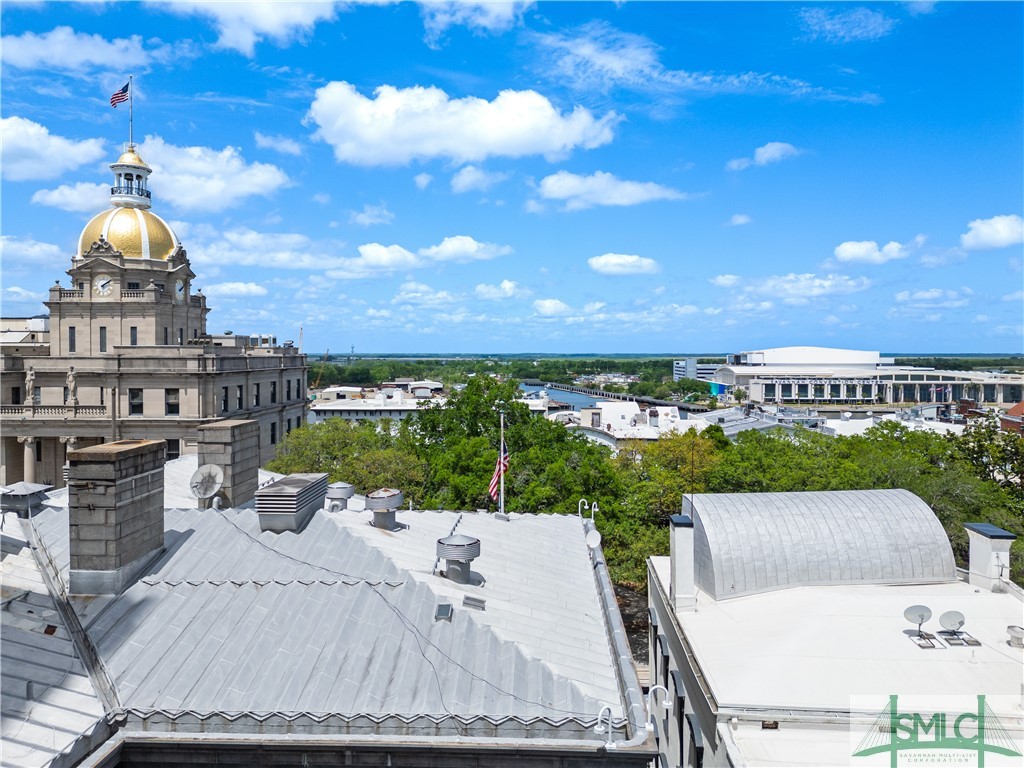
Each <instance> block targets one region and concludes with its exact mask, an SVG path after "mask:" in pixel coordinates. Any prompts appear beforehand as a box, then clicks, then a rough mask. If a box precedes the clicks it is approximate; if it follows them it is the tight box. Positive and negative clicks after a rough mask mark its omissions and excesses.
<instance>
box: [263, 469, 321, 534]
mask: <svg viewBox="0 0 1024 768" xmlns="http://www.w3.org/2000/svg"><path fill="white" fill-rule="evenodd" d="M326 493H327V475H326V474H325V473H323V472H316V473H303V474H294V475H287V476H286V477H282V478H281V479H280V480H276V481H274V482H273V483H271V484H270V485H267V486H264V487H263V488H260V489H259V490H257V491H256V514H257V515H258V516H259V518H260V530H261V531H274V532H275V533H282V532H283V531H295V532H298V531H301V530H302V529H303V528H305V527H306V523H308V522H309V518H311V517H312V516H313V513H314V512H316V511H317V509H319V507H320V503H321V501H322V500H323V499H324V496H325V495H326Z"/></svg>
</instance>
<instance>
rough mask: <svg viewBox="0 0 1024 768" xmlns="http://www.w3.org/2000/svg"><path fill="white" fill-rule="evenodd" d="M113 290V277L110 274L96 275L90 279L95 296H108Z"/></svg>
mask: <svg viewBox="0 0 1024 768" xmlns="http://www.w3.org/2000/svg"><path fill="white" fill-rule="evenodd" d="M112 290H114V278H112V277H111V276H110V275H96V278H95V279H94V280H93V281H92V292H93V293H95V294H96V295H97V296H109V295H110V292H111V291H112Z"/></svg>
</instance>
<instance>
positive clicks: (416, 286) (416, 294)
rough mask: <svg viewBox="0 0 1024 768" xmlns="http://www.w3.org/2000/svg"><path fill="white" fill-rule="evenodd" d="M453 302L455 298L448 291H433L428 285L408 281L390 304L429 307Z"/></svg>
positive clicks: (400, 287)
mask: <svg viewBox="0 0 1024 768" xmlns="http://www.w3.org/2000/svg"><path fill="white" fill-rule="evenodd" d="M455 300H456V297H455V296H453V295H452V294H450V293H449V292H448V291H435V290H434V289H433V288H431V287H430V286H429V285H426V284H424V283H417V282H414V281H412V280H410V281H408V282H405V283H402V285H401V286H399V288H398V293H396V294H395V297H394V298H393V299H392V300H391V303H392V304H417V305H421V306H431V305H437V304H451V303H452V302H453V301H455Z"/></svg>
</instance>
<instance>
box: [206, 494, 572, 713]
mask: <svg viewBox="0 0 1024 768" xmlns="http://www.w3.org/2000/svg"><path fill="white" fill-rule="evenodd" d="M216 511H217V512H218V513H219V514H220V516H221V517H223V518H224V520H225V521H227V522H228V523H229V524H230V525H231V526H233V527H234V528H235V529H236V530H237V531H238V532H239V533H241V534H242V535H243V536H245V537H246V538H248V539H250V540H251V541H254V542H256V543H257V544H259V545H260V546H261V547H263V548H264V549H266V550H267V551H269V552H272V553H274V554H275V555H277V556H279V557H283V558H285V559H286V560H291V561H293V562H296V563H299V564H301V565H307V566H309V567H311V568H316V569H318V570H321V571H324V572H325V573H329V574H331V575H334V576H344V577H345V578H348V579H357V580H358V581H361V582H362V583H364V584H366V586H367V587H368V588H369V589H371V590H372V591H373V593H374V594H375V595H377V597H379V598H380V599H381V600H383V601H384V604H385V605H387V607H388V608H390V609H391V611H392V612H394V614H395V615H396V616H398V618H399V620H400V621H401V622H402V625H403V626H404V627H405V628H406V629H407V630H408V631H409V632H410V633H411V634H413V635H414V637H417V636H418V637H419V638H420V639H422V640H423V642H424V643H426V644H427V645H429V646H430V647H431V648H433V649H434V650H435V651H436V652H437V653H438V654H440V655H441V656H442V657H443V658H444V659H446V660H447V661H448V662H449V663H451V664H453V665H455V666H456V667H458V668H459V669H461V670H462V671H463V672H465V673H466V674H467V675H469V676H470V677H471V678H473V679H474V680H478V681H479V682H481V683H483V684H484V685H487V686H490V687H491V688H493V689H494V690H495V691H497V692H498V693H500V694H503V695H505V696H508V697H510V698H512V699H514V700H515V701H518V702H520V703H523V704H532V705H534V706H538V707H543V708H544V709H547V710H550V711H552V712H560V713H562V714H566V715H572V716H574V717H581V718H582V717H590V715H588V714H587V713H585V712H575V711H573V710H571V709H562V708H561V707H555V706H552V705H550V704H545V703H543V702H540V701H532V700H530V699H526V698H523V697H522V696H517V695H516V694H514V693H512V692H511V691H506V690H504V689H503V688H501V687H500V686H499V685H497V684H495V683H492V682H491V681H490V680H488V679H487V678H485V677H481V676H480V675H478V674H476V673H475V672H473V671H472V670H470V669H468V668H467V667H465V666H464V665H463V664H461V663H460V662H459V661H458V660H456V659H454V658H452V657H451V656H449V655H448V654H447V653H445V652H444V651H442V650H441V649H440V648H439V647H438V646H437V645H436V644H435V643H434V642H433V641H432V640H431V639H430V638H429V637H427V636H426V635H425V634H423V632H421V631H420V629H419V627H417V626H416V625H415V624H413V622H412V620H411V619H410V618H409V617H408V616H406V615H405V614H404V613H403V612H402V610H401V609H400V608H399V607H398V606H396V605H395V604H394V603H392V602H391V601H390V600H389V599H388V598H387V596H386V595H384V594H383V593H382V592H381V591H380V589H379V588H378V587H376V586H374V585H373V584H371V583H370V582H369V581H367V580H366V579H363V578H360V577H357V576H353V575H351V574H348V573H345V572H344V571H335V570H334V569H332V568H327V567H326V566H323V565H317V564H316V563H311V562H309V561H308V560H303V559H302V558H300V557H295V556H293V555H289V554H287V553H286V552H281V551H280V550H278V549H275V548H274V547H271V546H270V545H269V544H267V543H266V542H263V541H260V539H259V538H258V537H256V536H253V535H252V534H251V533H249V532H248V531H247V530H245V529H244V528H242V527H241V526H239V525H238V524H237V523H235V521H234V520H232V519H230V518H229V517H228V516H227V515H226V514H225V510H223V509H218V510H216ZM416 646H417V649H418V650H419V653H420V655H421V656H422V657H423V660H424V661H425V662H426V663H427V664H428V665H429V666H430V668H431V670H433V672H434V681H435V682H436V683H437V687H438V693H439V694H440V696H441V706H442V707H444V710H445V713H446V714H448V715H449V716H451V717H453V718H454V717H455V715H454V714H453V713H452V711H451V710H449V709H448V706H447V705H446V704H445V702H444V692H443V690H442V689H441V681H440V679H439V677H438V671H437V668H436V667H435V666H434V664H433V663H432V662H431V660H430V659H429V658H428V657H427V655H426V653H424V651H423V647H422V646H421V645H420V643H419V641H418V640H417V642H416ZM581 693H582V692H581ZM584 695H586V694H584ZM456 722H457V719H456Z"/></svg>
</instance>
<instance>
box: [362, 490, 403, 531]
mask: <svg viewBox="0 0 1024 768" xmlns="http://www.w3.org/2000/svg"><path fill="white" fill-rule="evenodd" d="M403 498H404V497H403V495H402V492H401V491H398V490H395V489H394V488H381V489H379V490H376V491H374V492H373V493H368V494H367V495H366V508H367V509H369V510H371V511H372V512H373V527H374V528H383V529H384V530H385V531H393V530H395V529H396V528H397V527H398V526H397V524H396V521H395V510H396V509H398V508H399V507H400V506H402V501H403Z"/></svg>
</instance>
